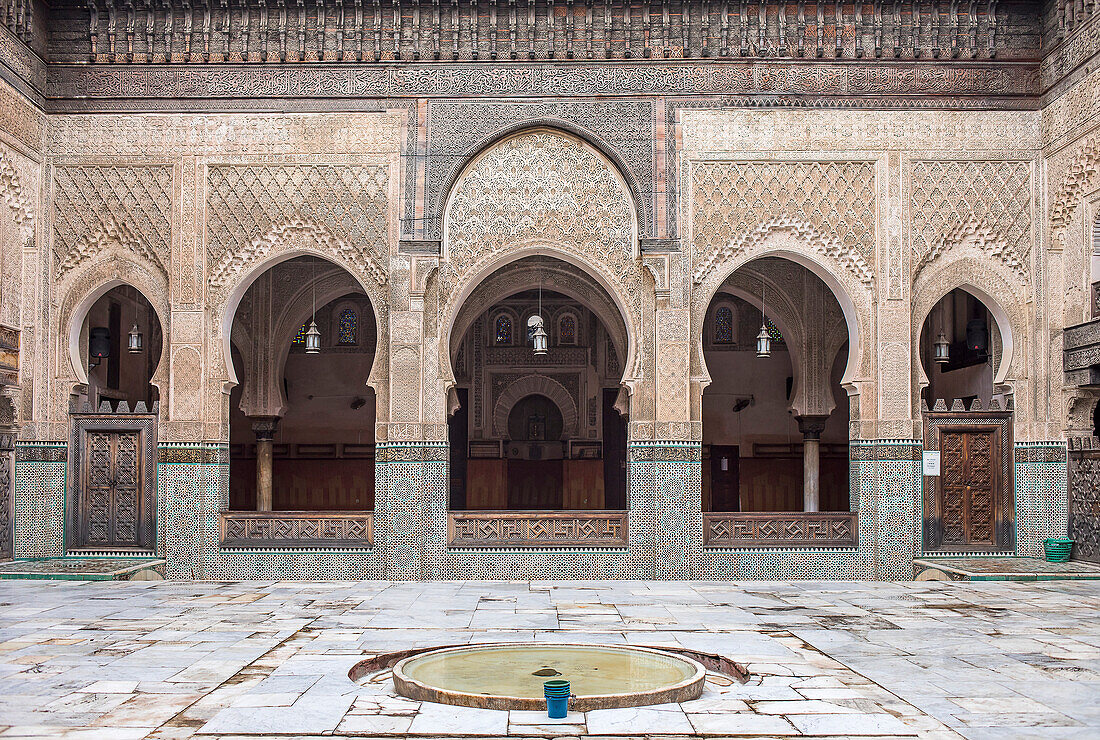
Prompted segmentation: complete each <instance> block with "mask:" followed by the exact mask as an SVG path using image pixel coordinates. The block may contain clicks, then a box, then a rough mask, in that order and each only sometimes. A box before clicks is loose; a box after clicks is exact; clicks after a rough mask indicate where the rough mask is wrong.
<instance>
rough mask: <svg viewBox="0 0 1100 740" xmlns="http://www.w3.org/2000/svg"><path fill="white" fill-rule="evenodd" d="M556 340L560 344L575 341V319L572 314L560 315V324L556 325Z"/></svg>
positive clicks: (573, 342)
mask: <svg viewBox="0 0 1100 740" xmlns="http://www.w3.org/2000/svg"><path fill="white" fill-rule="evenodd" d="M558 341H560V342H561V343H562V344H576V343H577V319H576V318H575V317H574V316H573V314H566V315H565V316H562V317H561V324H559V326H558Z"/></svg>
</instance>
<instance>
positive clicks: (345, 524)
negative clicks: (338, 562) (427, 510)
mask: <svg viewBox="0 0 1100 740" xmlns="http://www.w3.org/2000/svg"><path fill="white" fill-rule="evenodd" d="M373 523H374V516H373V515H372V514H370V513H369V512H354V513H343V512H331V513H330V512H279V511H275V512H263V513H254V512H243V511H231V512H226V513H224V514H222V520H221V529H222V538H221V539H222V547H364V546H369V545H370V543H371V537H372V535H373Z"/></svg>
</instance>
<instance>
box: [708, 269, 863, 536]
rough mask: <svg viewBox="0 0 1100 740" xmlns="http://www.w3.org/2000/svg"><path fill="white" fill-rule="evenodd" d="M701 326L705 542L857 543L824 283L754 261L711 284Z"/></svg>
mask: <svg viewBox="0 0 1100 740" xmlns="http://www.w3.org/2000/svg"><path fill="white" fill-rule="evenodd" d="M702 332H703V336H702V348H703V359H704V361H705V363H706V370H707V373H708V374H709V376H710V383H709V385H707V387H706V388H705V390H704V391H703V398H702V403H703V409H702V413H703V415H702V418H703V469H702V497H703V498H702V511H703V537H704V541H705V543H706V544H708V545H712V546H738V547H742V546H788V545H790V546H839V545H854V544H855V543H856V532H857V529H858V527H857V517H856V514H855V512H853V511H852V507H851V505H850V498H849V485H848V479H849V475H848V467H849V462H848V420H849V407H848V394H847V392H846V391H845V390H844V388H843V387H842V386H841V378H842V376H843V375H844V371H845V368H846V366H847V364H848V351H849V349H848V348H849V330H848V325H847V323H846V320H845V316H844V313H843V311H842V309H841V306H840V303H839V302H838V301H837V298H836V297H835V295H834V294H833V292H832V290H831V289H830V288H829V286H828V285H826V284H825V283H824V282H823V281H822V280H821V278H819V277H818V276H817V275H815V274H814V273H813V272H811V271H810V270H809V269H808V268H806V267H803V266H802V265H800V264H797V263H795V262H792V261H790V260H787V259H782V258H779V257H766V258H762V259H757V260H754V261H752V262H750V263H748V264H746V265H744V266H742V267H741V268H740V269H738V270H737V271H735V272H734V273H733V274H732V275H731V276H730V277H729V278H727V279H726V280H725V281H724V282H723V283H722V284H721V285H720V286H719V288H718V290H717V291H716V293H715V295H714V297H713V298H712V300H711V302H710V306H709V307H708V310H707V313H706V315H705V318H704V320H703V325H702Z"/></svg>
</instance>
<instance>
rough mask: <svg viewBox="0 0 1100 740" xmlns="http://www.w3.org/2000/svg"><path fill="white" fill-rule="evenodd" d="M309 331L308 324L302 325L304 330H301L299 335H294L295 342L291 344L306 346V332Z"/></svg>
mask: <svg viewBox="0 0 1100 740" xmlns="http://www.w3.org/2000/svg"><path fill="white" fill-rule="evenodd" d="M308 329H309V326H308V325H307V324H302V328H301V329H299V330H298V333H297V334H295V335H294V341H293V342H291V344H295V345H297V344H301V345H304V344H305V343H306V331H307V330H308Z"/></svg>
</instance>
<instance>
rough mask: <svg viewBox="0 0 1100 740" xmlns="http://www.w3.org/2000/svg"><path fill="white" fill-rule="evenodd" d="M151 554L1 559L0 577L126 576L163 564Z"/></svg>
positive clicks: (95, 578)
mask: <svg viewBox="0 0 1100 740" xmlns="http://www.w3.org/2000/svg"><path fill="white" fill-rule="evenodd" d="M164 563H165V561H164V560H157V559H154V558H91V557H89V558H41V559H35V560H9V561H8V562H0V579H45V580H63V581H65V580H67V581H114V580H127V579H128V578H129V577H131V576H133V575H134V574H135V573H140V572H142V571H146V570H154V569H156V568H157V567H158V566H162V565H164Z"/></svg>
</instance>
